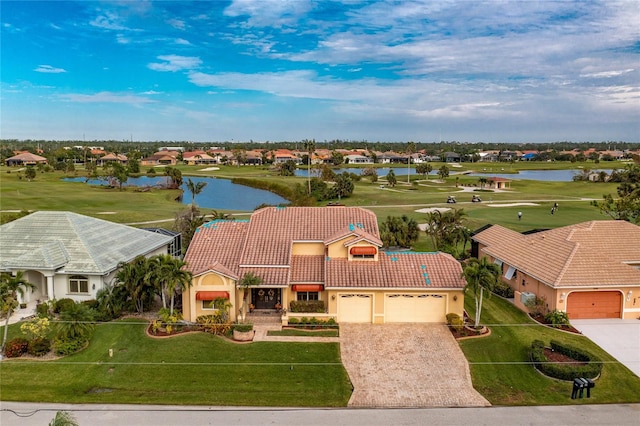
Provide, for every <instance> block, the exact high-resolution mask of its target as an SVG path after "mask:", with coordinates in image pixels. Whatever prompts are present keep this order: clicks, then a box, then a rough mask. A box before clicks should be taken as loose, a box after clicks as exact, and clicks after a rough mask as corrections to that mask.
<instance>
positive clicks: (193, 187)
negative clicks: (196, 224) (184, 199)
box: [186, 178, 207, 220]
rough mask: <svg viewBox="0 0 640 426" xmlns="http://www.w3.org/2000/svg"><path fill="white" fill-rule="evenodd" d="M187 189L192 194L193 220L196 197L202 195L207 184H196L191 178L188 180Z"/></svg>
mask: <svg viewBox="0 0 640 426" xmlns="http://www.w3.org/2000/svg"><path fill="white" fill-rule="evenodd" d="M186 185H187V189H188V190H189V192H191V220H193V213H194V210H195V206H196V195H198V194H200V193H201V192H202V190H203V189H204V187H205V186H207V182H194V181H192V180H191V179H190V178H189V179H187V183H186Z"/></svg>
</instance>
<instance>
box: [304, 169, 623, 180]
mask: <svg viewBox="0 0 640 426" xmlns="http://www.w3.org/2000/svg"><path fill="white" fill-rule="evenodd" d="M493 169H495V171H496V173H494V172H493V171H492V168H490V167H487V169H486V171H484V173H468V174H467V175H468V176H476V177H483V176H484V177H492V176H493V177H502V178H506V179H529V180H539V181H547V182H571V181H573V177H574V176H575V175H579V174H581V173H582V170H581V169H573V170H520V172H519V173H504V168H502V167H494V168H493ZM362 170H364V169H363V168H356V167H348V168H344V169H335V170H334V171H335V172H336V173H343V172H347V173H354V174H356V175H360V174H361V173H362ZM376 170H377V171H378V176H379V177H385V176H386V175H387V174H388V173H389V170H391V168H390V167H381V168H377V169H376ZM601 171H604V172H607V174H610V173H611V171H612V170H611V169H605V170H592V172H595V173H599V172H601ZM393 172H394V173H395V175H396V176H406V175H407V168H406V167H393ZM456 172H457V170H456V168H455V167H449V173H450V175H453V174H454V173H456ZM500 172H502V173H500ZM311 173H312V174H311V176H318V175H319V173H320V171H319V170H312V171H311ZM409 173H410V174H411V175H412V176H413V175H415V174H416V169H415V167H411V168H409ZM429 175H430V176H432V175H436V176H437V175H438V170H437V168H436V169H435V170H432V171H431V173H429ZM296 176H304V177H307V176H308V173H307V169H298V170H296Z"/></svg>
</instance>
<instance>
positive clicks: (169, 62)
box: [147, 55, 202, 72]
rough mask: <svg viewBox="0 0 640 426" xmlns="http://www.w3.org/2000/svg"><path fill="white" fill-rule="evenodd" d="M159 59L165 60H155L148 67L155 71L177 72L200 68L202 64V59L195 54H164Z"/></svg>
mask: <svg viewBox="0 0 640 426" xmlns="http://www.w3.org/2000/svg"><path fill="white" fill-rule="evenodd" d="M158 59H160V60H161V61H164V62H161V63H157V62H153V63H150V64H148V65H147V67H149V69H152V70H154V71H162V72H167V71H168V72H175V71H180V70H191V69H194V68H198V67H199V66H200V65H201V64H202V60H201V59H200V58H198V57H195V56H178V55H162V56H158Z"/></svg>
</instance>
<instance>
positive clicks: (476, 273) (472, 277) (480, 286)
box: [462, 257, 502, 327]
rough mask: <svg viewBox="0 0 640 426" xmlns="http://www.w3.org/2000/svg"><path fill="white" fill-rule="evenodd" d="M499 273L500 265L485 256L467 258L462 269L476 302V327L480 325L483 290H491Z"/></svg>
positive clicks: (496, 281)
mask: <svg viewBox="0 0 640 426" xmlns="http://www.w3.org/2000/svg"><path fill="white" fill-rule="evenodd" d="M501 273H502V271H501V269H500V267H499V266H498V265H496V264H495V263H491V262H490V261H489V258H487V257H483V258H482V259H480V260H478V259H476V258H475V257H474V258H471V259H469V261H468V262H467V264H466V265H465V266H464V268H463V270H462V276H463V277H464V279H465V280H466V281H467V288H470V289H471V290H472V291H473V295H474V298H475V302H476V318H475V326H476V327H479V326H480V313H481V312H482V296H483V291H484V289H485V288H486V289H487V290H489V291H491V290H493V288H494V287H495V285H496V284H497V283H498V279H499V278H500V274H501Z"/></svg>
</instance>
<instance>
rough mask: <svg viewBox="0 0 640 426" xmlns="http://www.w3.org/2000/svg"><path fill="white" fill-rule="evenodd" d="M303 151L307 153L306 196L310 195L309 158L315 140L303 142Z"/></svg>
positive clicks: (313, 149) (314, 145) (314, 148)
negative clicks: (307, 190)
mask: <svg viewBox="0 0 640 426" xmlns="http://www.w3.org/2000/svg"><path fill="white" fill-rule="evenodd" d="M304 149H305V150H306V151H307V154H308V156H307V186H308V189H309V192H308V195H311V157H312V156H313V153H314V152H315V150H316V141H315V139H312V140H308V139H305V140H304Z"/></svg>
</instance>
